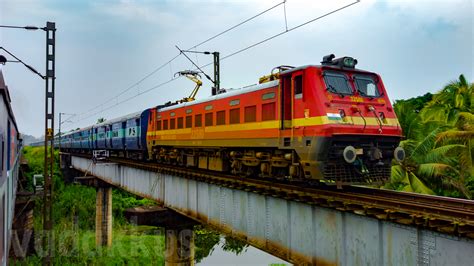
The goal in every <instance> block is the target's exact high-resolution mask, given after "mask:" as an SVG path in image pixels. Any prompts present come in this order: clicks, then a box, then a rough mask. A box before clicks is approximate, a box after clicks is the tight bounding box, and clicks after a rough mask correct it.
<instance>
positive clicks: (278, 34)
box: [201, 0, 360, 68]
mask: <svg viewBox="0 0 474 266" xmlns="http://www.w3.org/2000/svg"><path fill="white" fill-rule="evenodd" d="M359 2H360V0H357V1H354V2H352V3H350V4H347V5H345V6H343V7H340V8H338V9H334V10H332V11H330V12H328V13H325V14H323V15H321V16H319V17H316V18H313V19H311V20H308V21H306V22H303V23H301V24H299V25H296V26H294V27H292V28H290V29H286V30H284V31H282V32H279V33H277V34H275V35H272V36H270V37H268V38H266V39H263V40H261V41H259V42H256V43H254V44H252V45H249V46H247V47H245V48H242V49H240V50H237V51H235V52H233V53H231V54H228V55H226V56H223V57H222V58H221V59H220V60H221V61H223V60H225V59H227V58H229V57H232V56H234V55H237V54H240V53H242V52H244V51H246V50H248V49H250V48H253V47H255V46H257V45H260V44H262V43H265V42H267V41H270V40H272V39H274V38H276V37H278V36H281V35H283V34H285V33H288V32H290V31H293V30H296V29H298V28H301V27H303V26H305V25H307V24H310V23H313V22H315V21H317V20H319V19H322V18H324V17H327V16H329V15H332V14H334V13H336V12H339V11H341V10H343V9H346V8H348V7H350V6H352V5H355V4H357V3H359ZM212 64H213V62H210V63H207V64H205V65H202V66H201V68H203V67H207V66H210V65H212Z"/></svg>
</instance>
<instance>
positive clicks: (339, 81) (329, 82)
mask: <svg viewBox="0 0 474 266" xmlns="http://www.w3.org/2000/svg"><path fill="white" fill-rule="evenodd" d="M324 82H325V83H326V90H327V91H329V92H332V93H335V94H340V95H352V89H351V85H350V84H349V79H348V78H347V76H346V75H344V74H342V73H337V72H334V71H326V72H324Z"/></svg>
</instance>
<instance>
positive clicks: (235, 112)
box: [229, 108, 240, 124]
mask: <svg viewBox="0 0 474 266" xmlns="http://www.w3.org/2000/svg"><path fill="white" fill-rule="evenodd" d="M229 123H230V124H238V123H240V108H234V109H230V112H229Z"/></svg>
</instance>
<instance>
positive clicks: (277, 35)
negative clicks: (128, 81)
mask: <svg viewBox="0 0 474 266" xmlns="http://www.w3.org/2000/svg"><path fill="white" fill-rule="evenodd" d="M285 2H286V0H285V1H282V2H281V3H279V4H277V5H275V6H273V7H271V8H269V9H266V10H265V11H263V12H260V13H259V14H257V15H255V16H253V17H251V18H249V19H247V20H245V21H244V22H241V23H239V24H237V25H235V26H233V27H231V28H229V29H227V30H225V31H223V32H221V33H218V34H216V35H214V36H213V37H211V38H208V39H207V40H205V41H203V42H201V43H199V44H197V45H195V46H193V47H191V48H190V49H188V50H191V49H194V48H196V47H198V46H200V45H202V44H204V43H206V42H208V41H210V40H212V39H214V38H216V37H218V36H220V35H222V34H224V33H226V32H228V31H230V30H232V29H234V28H236V27H238V26H240V25H242V24H244V23H246V22H248V21H250V20H252V19H254V18H256V17H258V16H260V15H263V14H264V13H266V12H268V11H270V10H272V9H273V8H275V7H277V6H280V5H281V4H284V3H285ZM359 2H360V0H356V1H354V2H352V3H349V4H347V5H345V6H342V7H340V8H337V9H334V10H332V11H330V12H327V13H325V14H323V15H321V16H318V17H316V18H313V19H311V20H308V21H306V22H303V23H301V24H299V25H296V26H294V27H292V28H290V29H288V28H287V24H286V28H285V30H284V31H282V32H280V33H277V34H275V35H272V36H270V37H268V38H266V39H263V40H261V41H259V42H256V43H254V44H252V45H249V46H247V47H245V48H242V49H239V50H237V51H235V52H233V53H231V54H228V55H226V56H224V57H222V58H221V59H220V60H221V61H222V60H225V59H227V58H230V57H232V56H235V55H237V54H240V53H242V52H244V51H246V50H248V49H251V48H253V47H255V46H257V45H260V44H262V43H265V42H267V41H270V40H272V39H274V38H276V37H279V36H281V35H283V34H285V33H288V32H290V31H293V30H296V29H298V28H301V27H303V26H305V25H307V24H310V23H313V22H315V21H317V20H319V19H322V18H324V17H327V16H329V15H332V14H334V13H336V12H339V11H341V10H343V9H346V8H348V7H350V6H352V5H355V4H357V3H359ZM285 9H286V7H285ZM285 13H286V10H285ZM285 21H286V14H285ZM180 55H181V53H179V54H178V55H176V56H174V57H173V58H172V59H170V60H168V61H167V62H166V63H164V64H162V65H160V66H159V67H158V68H157V69H155V70H154V71H152V72H151V73H150V74H148V75H146V76H145V77H143V78H142V79H141V80H139V81H138V82H136V83H135V84H134V85H132V86H130V87H129V88H127V89H126V90H124V91H122V92H121V93H120V94H119V95H117V96H115V97H113V98H111V99H110V100H108V101H106V102H104V103H102V104H100V105H98V106H97V107H95V108H93V109H91V110H95V109H97V108H98V107H102V106H103V105H104V104H105V103H108V102H110V101H111V100H114V99H117V98H118V97H119V96H120V95H123V93H125V92H126V91H128V90H130V89H131V88H133V87H135V86H136V85H138V84H140V83H141V82H143V81H144V80H146V79H147V78H149V77H150V76H152V75H153V74H154V73H156V72H158V71H159V70H161V69H162V68H163V67H165V66H166V65H168V64H170V63H171V62H172V61H174V60H175V59H176V58H178V57H179V56H180ZM211 64H213V62H210V63H208V64H205V65H202V66H200V67H198V69H199V68H204V67H207V66H209V65H211ZM178 78H179V77H173V78H172V79H170V80H168V81H166V82H163V83H160V84H158V85H156V86H153V87H151V88H149V89H147V90H145V91H143V92H139V93H138V94H136V95H134V96H132V97H129V98H127V99H124V100H122V101H120V102H117V103H116V104H114V105H112V106H109V107H107V108H106V109H102V110H101V111H99V112H96V113H94V114H92V115H89V116H86V117H84V118H81V119H80V120H77V121H76V123H77V122H80V121H82V120H85V119H87V118H90V117H92V116H95V115H97V114H100V113H102V112H104V111H107V110H110V109H112V108H113V107H115V106H117V105H120V104H122V103H124V102H127V101H129V100H131V99H133V98H136V97H138V96H140V95H142V94H144V93H147V92H149V91H151V90H154V89H157V88H159V87H161V86H164V85H166V84H168V83H170V82H172V81H174V80H176V79H178ZM88 112H90V111H87V112H85V113H82V114H81V115H83V114H86V113H88Z"/></svg>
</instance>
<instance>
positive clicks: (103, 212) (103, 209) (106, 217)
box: [95, 187, 112, 247]
mask: <svg viewBox="0 0 474 266" xmlns="http://www.w3.org/2000/svg"><path fill="white" fill-rule="evenodd" d="M95 204H96V208H95V243H96V245H97V246H108V247H110V246H111V245H112V188H111V187H98V188H97V191H96V203H95Z"/></svg>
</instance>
